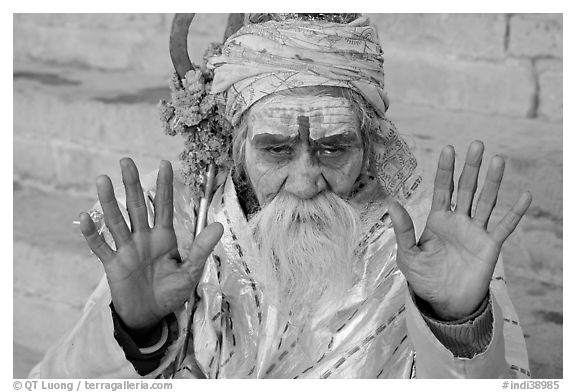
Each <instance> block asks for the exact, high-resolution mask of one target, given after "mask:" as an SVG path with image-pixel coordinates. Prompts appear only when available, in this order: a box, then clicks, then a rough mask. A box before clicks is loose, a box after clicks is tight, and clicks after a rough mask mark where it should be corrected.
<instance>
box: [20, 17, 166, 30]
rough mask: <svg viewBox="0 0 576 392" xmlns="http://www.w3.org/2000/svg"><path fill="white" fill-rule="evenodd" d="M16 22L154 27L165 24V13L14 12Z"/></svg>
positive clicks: (127, 27) (120, 27) (62, 25)
mask: <svg viewBox="0 0 576 392" xmlns="http://www.w3.org/2000/svg"><path fill="white" fill-rule="evenodd" d="M14 24H15V25H16V24H18V25H32V26H50V27H54V26H55V27H67V28H75V29H89V28H96V29H103V30H109V29H114V30H129V29H153V28H155V27H157V26H164V14H132V13H130V14H120V13H119V14H100V13H92V14H89V13H84V14H14Z"/></svg>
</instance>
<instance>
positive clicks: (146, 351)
mask: <svg viewBox="0 0 576 392" xmlns="http://www.w3.org/2000/svg"><path fill="white" fill-rule="evenodd" d="M167 340H168V323H167V322H166V319H163V320H162V335H161V336H160V340H158V342H157V343H156V344H154V345H153V346H149V347H143V348H142V347H138V350H140V354H152V353H153V352H156V351H158V350H159V349H160V348H161V347H162V346H164V344H165V343H166V341H167Z"/></svg>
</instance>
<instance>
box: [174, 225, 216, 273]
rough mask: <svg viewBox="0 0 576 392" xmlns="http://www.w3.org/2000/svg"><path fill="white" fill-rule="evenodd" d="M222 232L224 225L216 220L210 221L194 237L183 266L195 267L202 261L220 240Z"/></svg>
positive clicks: (187, 267)
mask: <svg viewBox="0 0 576 392" xmlns="http://www.w3.org/2000/svg"><path fill="white" fill-rule="evenodd" d="M223 232H224V227H223V226H222V225H221V224H220V223H218V222H215V223H212V224H210V225H208V226H207V227H206V228H205V229H204V230H202V231H201V232H200V234H198V236H197V237H196V238H195V239H194V242H193V243H192V250H191V251H190V257H189V259H188V261H187V262H186V263H184V265H183V267H184V268H186V269H188V270H190V269H196V268H197V266H198V265H199V264H202V263H204V262H205V261H206V259H207V258H208V256H210V253H212V251H213V250H214V247H215V246H216V244H217V243H218V241H220V237H222V233H223Z"/></svg>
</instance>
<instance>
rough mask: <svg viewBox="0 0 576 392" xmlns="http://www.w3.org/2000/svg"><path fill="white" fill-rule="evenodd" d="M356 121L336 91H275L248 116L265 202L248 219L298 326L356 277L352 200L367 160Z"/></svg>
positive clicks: (252, 162)
mask: <svg viewBox="0 0 576 392" xmlns="http://www.w3.org/2000/svg"><path fill="white" fill-rule="evenodd" d="M359 123H360V122H359V119H358V116H357V114H356V113H355V111H354V110H353V107H352V105H351V103H349V101H348V100H347V99H346V98H340V97H335V96H297V95H290V96H273V97H271V98H270V99H267V100H265V101H262V102H259V103H257V104H255V105H254V106H253V107H252V108H251V109H250V111H249V113H248V115H247V125H248V131H247V135H246V137H247V140H246V144H245V159H246V161H245V165H246V166H245V167H246V172H247V174H248V178H249V180H250V182H251V184H252V189H253V190H254V193H255V194H256V197H257V199H258V202H259V204H260V206H261V209H260V210H259V211H258V212H257V213H256V214H255V215H253V216H252V217H250V220H249V224H250V227H251V229H252V231H253V233H254V236H255V239H256V243H257V244H258V259H259V260H260V261H262V260H266V261H268V260H270V261H272V262H264V263H262V262H260V263H258V264H259V265H260V267H259V268H263V269H265V270H266V272H265V276H267V277H266V278H265V279H263V282H267V283H268V285H267V287H265V288H264V290H265V291H266V292H267V295H268V296H269V298H276V299H275V300H272V302H275V303H276V304H278V307H279V309H283V310H284V311H285V312H290V313H291V314H292V316H291V320H292V322H294V323H297V322H298V321H296V320H297V319H298V320H300V321H302V320H305V319H306V317H307V314H309V312H312V311H313V310H314V309H326V308H327V306H326V305H327V304H328V303H331V302H332V301H335V300H338V299H342V298H345V295H346V292H347V291H348V290H349V289H350V287H351V286H352V284H353V282H354V279H355V274H354V272H353V267H354V260H355V258H354V249H355V247H356V245H357V242H358V233H359V231H358V229H359V226H360V224H359V222H360V218H359V216H360V215H359V213H358V212H357V211H356V210H355V208H354V207H353V206H352V204H351V203H350V202H349V201H347V199H348V196H349V195H350V193H351V191H352V189H353V186H354V183H355V182H356V179H357V178H358V176H359V175H360V172H361V170H362V165H363V147H362V146H363V144H362V140H361V136H360V131H359ZM261 283H262V282H261ZM321 304H322V305H321Z"/></svg>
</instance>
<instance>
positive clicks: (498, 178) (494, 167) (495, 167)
mask: <svg viewBox="0 0 576 392" xmlns="http://www.w3.org/2000/svg"><path fill="white" fill-rule="evenodd" d="M503 176H504V159H503V158H502V157H500V156H495V157H493V158H492V160H491V161H490V167H489V168H488V173H487V174H486V181H484V186H483V187H482V191H481V192H480V197H479V198H478V203H477V204H476V211H475V212H474V218H473V219H472V221H473V222H474V223H475V224H477V225H478V226H480V227H484V228H487V227H488V221H489V219H490V215H491V214H492V211H493V210H494V206H496V199H497V198H498V191H499V190H500V183H501V182H502V177H503Z"/></svg>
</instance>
